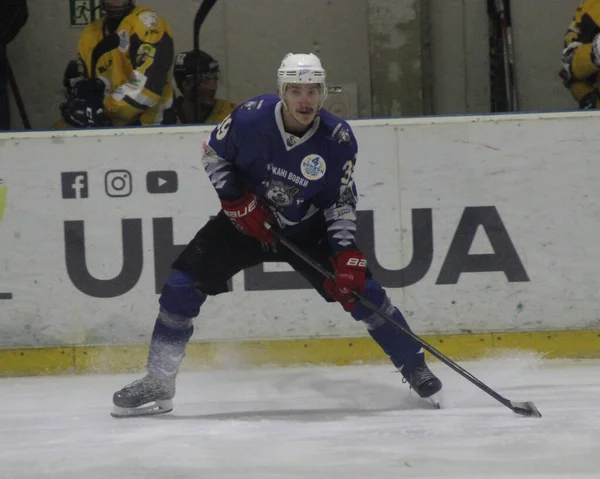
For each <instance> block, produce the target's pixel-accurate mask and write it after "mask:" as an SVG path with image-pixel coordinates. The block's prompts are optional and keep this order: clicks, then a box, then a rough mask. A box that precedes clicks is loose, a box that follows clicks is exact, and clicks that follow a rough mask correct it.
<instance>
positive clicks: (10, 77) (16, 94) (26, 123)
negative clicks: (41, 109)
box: [6, 58, 31, 130]
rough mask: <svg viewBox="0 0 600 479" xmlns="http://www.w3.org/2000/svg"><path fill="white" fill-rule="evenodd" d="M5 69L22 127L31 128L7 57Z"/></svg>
mask: <svg viewBox="0 0 600 479" xmlns="http://www.w3.org/2000/svg"><path fill="white" fill-rule="evenodd" d="M6 70H7V75H8V82H9V83H10V87H11V89H12V92H13V97H14V99H15V103H16V104H17V108H18V109H19V114H20V115H21V121H22V122H23V127H24V128H25V129H26V130H31V123H30V122H29V116H28V115H27V110H25V104H24V103H23V98H22V97H21V91H20V90H19V85H17V80H16V78H15V74H14V72H13V69H12V66H11V64H10V63H9V61H8V58H7V59H6Z"/></svg>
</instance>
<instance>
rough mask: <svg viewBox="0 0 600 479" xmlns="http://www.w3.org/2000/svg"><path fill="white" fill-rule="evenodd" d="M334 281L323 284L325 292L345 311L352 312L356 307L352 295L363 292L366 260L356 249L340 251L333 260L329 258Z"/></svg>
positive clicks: (329, 280)
mask: <svg viewBox="0 0 600 479" xmlns="http://www.w3.org/2000/svg"><path fill="white" fill-rule="evenodd" d="M331 264H333V272H334V273H335V279H327V280H325V283H324V284H323V287H324V288H325V291H326V292H327V293H328V294H329V295H330V296H331V297H332V298H333V299H335V300H336V301H338V302H339V303H341V304H342V306H343V307H344V309H345V310H346V311H352V309H353V308H354V306H356V298H355V297H354V296H352V293H353V292H354V291H356V292H357V293H361V294H362V292H363V291H364V290H365V281H366V272H367V260H366V259H365V255H364V254H363V253H362V252H361V251H359V250H357V249H349V250H342V251H340V252H339V253H338V254H337V256H336V257H335V258H331Z"/></svg>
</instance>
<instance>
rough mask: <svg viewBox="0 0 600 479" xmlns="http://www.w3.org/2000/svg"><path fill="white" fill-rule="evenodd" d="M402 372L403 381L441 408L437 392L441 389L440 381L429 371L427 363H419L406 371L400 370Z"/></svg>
mask: <svg viewBox="0 0 600 479" xmlns="http://www.w3.org/2000/svg"><path fill="white" fill-rule="evenodd" d="M402 374H403V375H404V381H403V382H408V384H409V385H410V387H411V389H413V390H414V391H415V392H416V393H417V394H418V395H419V396H420V397H422V398H423V399H427V401H428V402H430V403H431V404H432V405H433V406H434V407H436V408H437V409H441V407H442V406H441V397H440V395H439V392H440V391H441V389H442V382H441V381H440V380H439V379H438V378H437V377H436V376H435V374H433V373H432V372H431V370H430V369H429V368H428V367H427V364H425V363H422V364H419V365H417V366H415V367H414V368H413V369H412V370H410V371H409V372H407V373H404V371H402Z"/></svg>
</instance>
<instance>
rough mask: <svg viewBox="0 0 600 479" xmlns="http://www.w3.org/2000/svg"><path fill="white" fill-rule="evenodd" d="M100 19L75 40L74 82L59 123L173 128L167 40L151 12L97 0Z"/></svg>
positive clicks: (122, 0)
mask: <svg viewBox="0 0 600 479" xmlns="http://www.w3.org/2000/svg"><path fill="white" fill-rule="evenodd" d="M101 4H102V7H103V8H104V10H105V12H106V15H105V16H104V17H103V18H101V19H99V20H96V21H95V22H93V23H91V24H90V25H88V26H87V27H86V28H85V30H84V31H83V32H82V33H81V36H80V37H79V45H78V52H77V61H78V63H79V70H80V71H81V73H82V75H83V77H84V79H83V80H81V81H77V82H74V84H73V85H72V90H71V91H70V94H69V95H68V97H67V102H66V103H64V104H63V105H61V113H62V118H63V120H64V121H65V122H67V123H68V124H69V125H71V126H75V127H88V126H107V125H115V126H126V125H127V126H128V125H160V124H169V123H175V121H176V117H175V114H174V110H173V109H172V107H173V100H174V90H173V86H172V81H171V80H172V72H173V56H174V46H173V36H172V34H171V28H170V27H169V25H168V24H167V22H166V21H165V20H164V19H163V18H162V17H160V16H159V15H158V14H157V13H156V12H154V11H152V10H150V9H148V8H143V7H136V5H135V0H101Z"/></svg>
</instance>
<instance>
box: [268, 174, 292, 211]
mask: <svg viewBox="0 0 600 479" xmlns="http://www.w3.org/2000/svg"><path fill="white" fill-rule="evenodd" d="M299 191H300V190H299V189H298V188H296V187H294V186H291V185H288V184H286V183H284V182H283V181H279V180H272V181H270V182H269V186H268V187H267V193H266V195H265V196H266V197H267V199H268V200H270V201H271V202H273V203H274V204H276V205H277V206H279V207H282V208H285V207H286V206H290V205H291V204H292V203H293V202H294V196H296V195H297V194H298V192H299Z"/></svg>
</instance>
